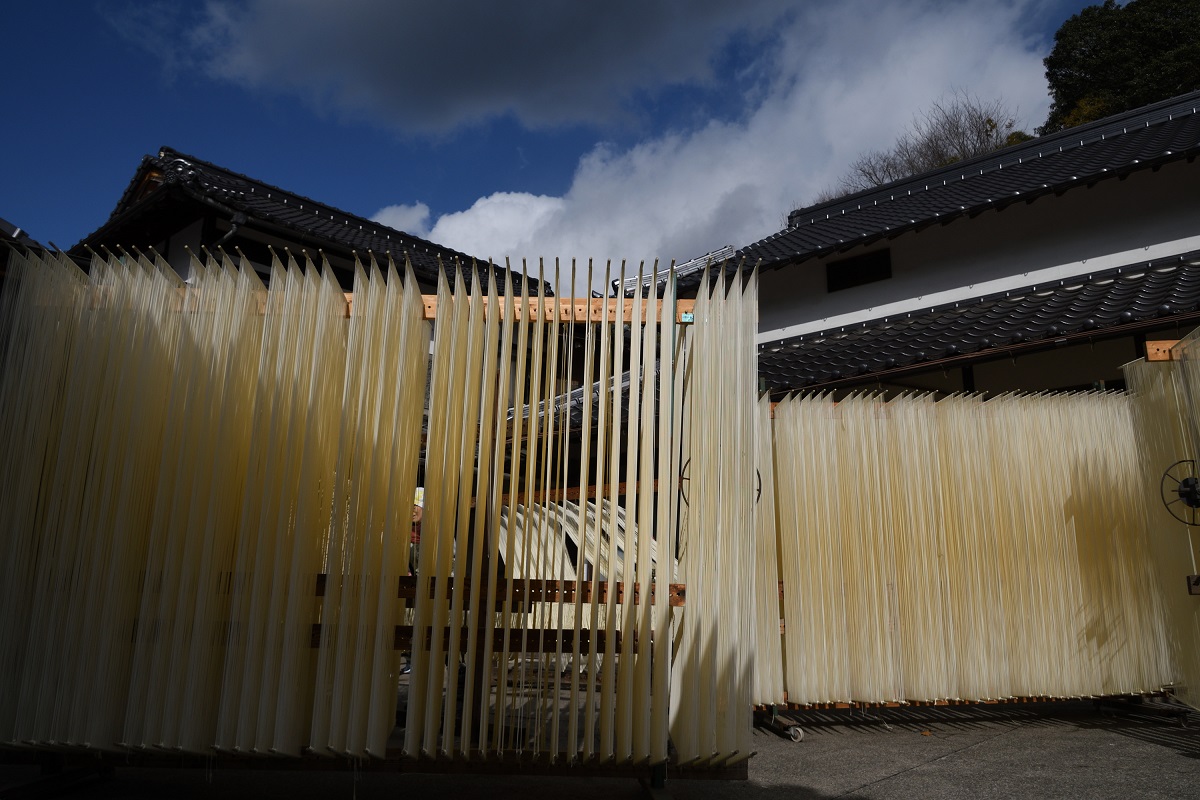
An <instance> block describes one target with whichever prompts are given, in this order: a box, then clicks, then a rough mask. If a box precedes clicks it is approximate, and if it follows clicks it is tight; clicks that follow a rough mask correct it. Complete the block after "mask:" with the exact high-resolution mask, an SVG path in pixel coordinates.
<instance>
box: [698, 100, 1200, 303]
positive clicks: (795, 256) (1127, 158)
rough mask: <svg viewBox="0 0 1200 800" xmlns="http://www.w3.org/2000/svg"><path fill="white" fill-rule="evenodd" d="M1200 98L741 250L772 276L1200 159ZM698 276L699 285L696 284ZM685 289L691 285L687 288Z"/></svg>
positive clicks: (895, 191)
mask: <svg viewBox="0 0 1200 800" xmlns="http://www.w3.org/2000/svg"><path fill="white" fill-rule="evenodd" d="M1198 112H1200V92H1193V93H1191V94H1187V95H1183V96H1181V97H1177V98H1173V99H1171V100H1166V101H1163V102H1161V103H1156V104H1154V105H1151V106H1146V107H1144V108H1140V109H1137V110H1134V111H1130V112H1127V113H1125V114H1120V115H1117V116H1113V117H1109V118H1107V119H1104V120H1099V121H1097V122H1093V123H1090V124H1088V125H1082V126H1080V127H1077V128H1071V129H1069V130H1066V131H1062V132H1060V133H1056V134H1052V135H1049V136H1043V137H1040V138H1036V139H1032V140H1030V141H1028V142H1025V143H1023V144H1019V145H1014V146H1012V147H1007V148H1005V149H1003V150H998V151H996V152H994V153H990V154H988V155H985V156H980V157H978V158H974V159H970V160H967V161H960V162H958V163H955V164H951V165H950V166H948V167H945V168H942V169H938V170H934V171H931V172H926V173H924V174H921V175H916V176H914V177H911V178H905V179H903V180H900V181H896V182H894V183H890V184H887V185H886V186H882V187H879V188H877V189H870V190H867V191H863V192H859V193H857V194H853V195H849V196H846V197H841V198H838V199H837V200H833V201H831V202H828V203H823V204H820V205H816V206H811V207H809V208H804V209H800V210H798V211H793V212H792V213H791V214H790V215H789V218H788V222H789V225H788V228H787V229H786V230H783V231H780V232H779V233H776V234H774V235H772V236H768V237H767V238H766V239H763V240H761V241H758V242H755V243H754V244H751V245H748V246H746V247H743V248H742V249H740V250H739V251H738V253H737V256H736V258H737V259H742V258H744V259H746V260H747V261H748V262H750V263H755V262H760V264H761V267H762V268H764V269H769V268H773V267H779V266H783V265H785V264H788V263H797V262H800V261H804V260H806V259H808V258H812V257H815V256H820V255H828V254H830V253H834V252H837V251H839V250H842V249H848V248H850V247H853V246H857V245H860V244H866V243H869V242H872V241H875V240H878V239H880V238H884V237H889V236H894V235H896V234H898V233H902V232H905V231H908V230H916V229H919V228H921V227H924V226H927V225H931V224H935V223H943V222H948V221H949V220H951V219H954V218H956V217H960V216H973V215H975V214H978V213H981V212H983V211H986V210H988V209H999V208H1003V207H1005V206H1006V205H1008V204H1010V203H1015V202H1025V201H1029V200H1031V199H1033V198H1036V197H1040V196H1043V195H1048V194H1054V193H1062V192H1064V191H1067V190H1069V189H1073V188H1075V187H1078V186H1088V185H1092V184H1094V183H1096V182H1097V181H1100V180H1103V179H1106V178H1112V177H1119V176H1123V175H1127V174H1129V173H1130V172H1134V171H1137V170H1143V169H1150V168H1154V167H1157V166H1159V165H1161V164H1164V163H1166V162H1169V161H1176V160H1179V159H1185V158H1186V159H1191V158H1195V157H1196V155H1197V154H1200V113H1198ZM696 280H698V277H693V279H692V281H693V283H694V282H695V281H696ZM683 282H684V281H682V280H681V284H682V283H683Z"/></svg>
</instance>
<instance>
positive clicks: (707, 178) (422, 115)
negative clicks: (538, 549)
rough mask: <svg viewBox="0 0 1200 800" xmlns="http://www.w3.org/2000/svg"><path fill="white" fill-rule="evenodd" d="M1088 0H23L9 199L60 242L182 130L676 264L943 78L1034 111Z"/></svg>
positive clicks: (601, 249) (858, 146)
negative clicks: (1051, 64)
mask: <svg viewBox="0 0 1200 800" xmlns="http://www.w3.org/2000/svg"><path fill="white" fill-rule="evenodd" d="M1085 5H1088V3H1085V2H1064V1H1062V0H1056V1H1054V2H1051V1H1049V0H1047V1H1046V2H1038V1H1037V0H992V1H991V2H983V1H976V2H952V1H951V0H889V1H888V2H879V1H877V2H868V0H844V1H841V2H790V3H789V2H778V1H777V0H740V1H739V2H731V1H729V2H720V1H718V0H691V2H687V3H684V2H646V0H642V2H635V1H633V0H628V1H627V0H609V2H606V3H604V4H594V3H588V4H584V3H571V2H549V1H548V0H543V1H542V2H522V3H480V2H474V3H466V2H454V0H407V1H406V2H393V1H392V0H353V1H351V0H342V1H341V2H332V1H331V0H229V1H228V2H226V1H224V0H210V2H206V3H199V2H196V3H170V2H152V1H151V0H73V1H71V2H67V1H65V0H62V1H59V2H53V1H49V0H47V1H43V2H36V3H34V2H24V3H20V4H15V3H14V4H6V8H5V18H4V27H5V29H6V33H7V35H6V36H5V43H4V47H3V48H0V63H2V64H3V75H4V77H5V81H4V87H5V95H6V110H7V113H6V115H5V117H6V119H5V122H4V124H3V126H0V158H2V159H3V171H2V173H0V175H2V177H0V217H3V218H4V219H7V220H8V221H9V222H11V223H13V224H15V225H18V226H20V227H22V228H24V229H25V230H27V231H28V232H29V233H30V235H32V236H33V237H34V238H35V239H38V240H40V241H43V242H54V243H56V244H58V245H59V246H61V247H69V246H70V245H72V244H74V243H75V242H76V241H78V240H79V239H81V238H82V237H84V236H85V235H87V233H89V232H90V231H92V230H93V229H95V228H97V227H99V226H100V225H101V224H102V223H103V222H104V221H105V219H106V218H107V216H108V214H109V213H110V212H111V210H112V208H113V206H114V205H115V204H116V202H117V200H118V198H119V197H120V195H121V192H122V191H123V190H124V189H125V187H126V185H127V183H128V181H129V180H130V179H131V177H132V176H133V173H134V170H135V169H136V167H137V165H138V163H139V160H140V159H141V157H142V156H143V155H145V154H148V153H153V152H156V151H157V150H158V148H159V147H160V146H162V145H169V146H171V147H173V148H175V149H177V150H180V151H183V152H185V153H190V154H192V155H195V156H197V157H199V158H203V159H205V160H208V161H212V162H215V163H217V164H220V165H222V166H224V167H228V168H230V169H233V170H236V171H239V172H243V173H246V174H248V175H251V176H253V177H255V178H258V179H260V180H264V181H266V182H268V183H273V184H275V185H278V186H281V187H283V188H285V189H288V190H290V191H294V192H298V193H300V194H304V195H307V196H309V197H312V198H314V199H316V200H319V201H321V202H324V203H328V204H330V205H333V206H336V207H339V208H342V209H344V210H346V211H350V212H353V213H356V214H360V215H362V216H367V217H372V218H376V219H379V220H380V221H383V222H385V223H388V224H392V225H394V226H396V227H399V228H402V229H404V230H407V231H409V232H410V233H414V234H416V235H419V236H424V237H426V238H430V239H432V240H434V241H436V242H439V243H441V244H445V245H447V246H451V247H455V248H457V249H460V250H463V251H465V252H468V253H471V254H472V255H476V256H479V257H481V258H489V257H490V258H497V259H499V258H504V257H506V256H508V257H513V258H515V259H521V258H529V259H537V258H539V257H548V258H554V257H562V258H580V259H587V258H596V259H610V258H611V259H623V258H624V259H630V260H633V261H637V260H641V259H646V260H652V259H655V258H657V259H661V260H664V261H666V260H670V259H676V260H679V261H682V260H686V259H689V258H692V257H695V256H698V255H701V254H703V253H705V252H707V251H709V250H713V249H716V248H717V247H720V246H722V245H725V244H733V245H744V244H747V243H749V242H752V241H755V240H757V239H759V238H762V237H763V236H767V235H769V234H771V233H773V232H775V231H776V230H778V229H779V228H780V227H781V226H782V223H783V220H784V218H785V217H786V213H787V211H788V210H789V209H790V208H792V207H795V206H797V205H803V204H805V203H806V202H808V201H810V200H811V199H812V198H813V197H814V196H815V195H816V194H817V193H818V192H819V191H821V190H822V189H825V188H826V187H829V186H832V185H833V184H834V183H835V181H836V179H837V177H838V176H839V175H840V174H841V173H842V172H844V171H845V169H846V167H847V165H848V164H849V163H850V161H851V160H852V159H853V158H854V157H855V156H857V155H859V154H860V153H862V152H863V151H865V150H868V149H873V148H883V147H886V146H887V145H888V144H890V143H891V142H892V141H893V140H894V139H895V138H896V136H897V135H898V134H899V133H900V132H901V130H902V129H903V128H904V127H905V126H906V125H907V124H909V123H910V122H911V120H912V118H913V116H914V114H915V113H916V112H917V111H919V110H920V109H921V108H923V107H926V106H928V105H929V104H930V103H931V102H932V101H934V100H936V99H938V98H939V97H941V96H944V95H946V94H948V93H950V92H954V91H966V92H968V93H970V94H973V95H976V96H978V97H980V98H982V99H992V98H1002V99H1003V100H1004V101H1005V102H1006V103H1007V104H1008V106H1009V107H1010V108H1013V109H1014V111H1015V114H1016V117H1017V122H1018V125H1019V126H1020V127H1022V128H1024V129H1026V130H1032V128H1034V127H1035V126H1037V125H1038V124H1040V123H1041V122H1042V121H1043V120H1044V118H1045V115H1046V110H1047V107H1048V99H1047V97H1046V84H1045V78H1044V76H1043V67H1042V63H1041V60H1042V58H1043V57H1044V56H1045V55H1046V54H1047V53H1048V52H1049V49H1050V47H1051V44H1052V40H1053V33H1054V31H1055V30H1056V29H1057V27H1058V26H1059V25H1060V24H1061V23H1062V21H1064V20H1065V19H1066V18H1067V17H1069V16H1070V15H1071V14H1073V13H1075V12H1077V11H1078V10H1079V9H1080V8H1082V7H1084V6H1085Z"/></svg>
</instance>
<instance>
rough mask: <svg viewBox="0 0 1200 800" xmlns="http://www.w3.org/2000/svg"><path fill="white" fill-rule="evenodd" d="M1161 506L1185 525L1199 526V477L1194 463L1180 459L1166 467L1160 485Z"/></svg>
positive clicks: (1190, 460)
mask: <svg viewBox="0 0 1200 800" xmlns="http://www.w3.org/2000/svg"><path fill="white" fill-rule="evenodd" d="M1160 489H1161V492H1162V502H1163V506H1164V507H1165V508H1166V509H1167V511H1168V512H1170V514H1171V516H1172V517H1174V518H1175V519H1177V520H1179V521H1180V522H1182V523H1184V524H1185V525H1200V476H1197V475H1196V462H1195V461H1193V460H1192V459H1188V458H1185V459H1182V460H1180V461H1176V462H1175V463H1174V464H1172V465H1171V466H1169V467H1167V471H1166V472H1164V473H1163V476H1162V483H1161V485H1160Z"/></svg>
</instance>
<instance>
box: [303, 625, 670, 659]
mask: <svg viewBox="0 0 1200 800" xmlns="http://www.w3.org/2000/svg"><path fill="white" fill-rule="evenodd" d="M459 633H460V635H459V640H458V649H459V652H460V653H467V652H469V646H470V641H471V628H468V627H463V628H461V629H460V631H459ZM477 633H478V631H477ZM424 634H425V642H424V644H425V650H431V649H433V629H432V628H430V627H426V628H424ZM441 634H442V638H441V641H440V642H439V643H438V645H439V647H438V649H443V648H445V647H446V646H447V644H448V643H449V641H450V628H448V627H445V628H442V630H441ZM505 634H506V632H505V630H504V629H503V628H495V629H493V630H492V652H493V653H494V654H496V655H500V654H502V653H503V652H504V650H505V644H506V637H505ZM415 636H416V631H415V630H414V628H413V626H412V625H397V626H396V628H395V631H394V632H393V634H392V649H393V650H396V651H399V652H402V653H408V652H412V649H413V641H414V637H415ZM610 637H611V638H612V640H613V641H612V646H613V652H615V653H620V652H622V650H623V648H624V647H626V646H629V647H630V650H629V652H631V653H636V652H637V649H638V636H637V631H633V632H631V633H630V634H629V635H628V636H623V635H622V634H621V632H620V631H593V630H591V629H589V628H584V629H582V630H581V631H579V637H578V638H579V652H580V653H581V654H583V655H587V654H588V653H590V652H592V648H595V651H596V652H598V653H600V652H604V651H606V650H607V649H608V645H609V639H610ZM650 637H651V641H653V638H654V634H653V633H651V635H650ZM575 640H576V636H575V631H572V630H559V629H557V628H510V629H509V630H508V631H507V646H508V652H509V653H510V654H512V655H518V654H521V653H524V654H534V653H536V654H547V653H557V652H558V651H559V648H560V647H561V648H562V652H564V653H570V652H572V651H573V650H574V648H575ZM311 646H312V647H320V646H321V625H320V623H314V624H313V626H312V639H311Z"/></svg>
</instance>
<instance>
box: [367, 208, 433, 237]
mask: <svg viewBox="0 0 1200 800" xmlns="http://www.w3.org/2000/svg"><path fill="white" fill-rule="evenodd" d="M371 219H372V220H374V221H375V222H378V223H379V224H380V225H387V226H388V227H389V228H395V229H396V230H398V231H404V232H405V233H410V234H412V235H413V236H419V237H421V238H422V239H427V238H429V206H427V205H425V204H424V203H414V204H413V205H403V204H401V205H394V206H386V207H384V208H381V209H379V210H378V211H376V212H375V215H374V216H372V217H371Z"/></svg>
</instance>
